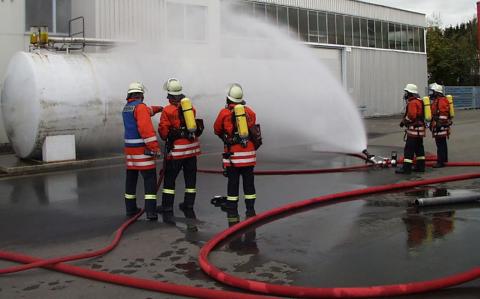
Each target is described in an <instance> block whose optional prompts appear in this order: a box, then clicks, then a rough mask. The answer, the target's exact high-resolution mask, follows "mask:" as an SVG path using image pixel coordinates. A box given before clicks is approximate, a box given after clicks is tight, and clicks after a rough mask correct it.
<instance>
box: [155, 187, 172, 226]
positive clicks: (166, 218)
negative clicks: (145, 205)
mask: <svg viewBox="0 0 480 299" xmlns="http://www.w3.org/2000/svg"><path fill="white" fill-rule="evenodd" d="M173 201H174V196H173V195H171V194H163V197H162V206H161V207H159V208H157V211H158V212H160V213H162V220H163V222H164V223H167V224H172V225H175V219H174V216H173Z"/></svg>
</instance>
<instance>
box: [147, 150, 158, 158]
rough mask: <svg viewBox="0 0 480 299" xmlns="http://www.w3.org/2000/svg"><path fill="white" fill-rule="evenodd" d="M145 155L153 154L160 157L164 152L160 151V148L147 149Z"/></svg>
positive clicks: (152, 155)
mask: <svg viewBox="0 0 480 299" xmlns="http://www.w3.org/2000/svg"><path fill="white" fill-rule="evenodd" d="M143 153H144V155H146V156H151V157H155V158H157V157H160V156H161V155H162V153H161V152H160V150H149V149H145V151H144V152H143Z"/></svg>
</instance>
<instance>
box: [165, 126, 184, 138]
mask: <svg viewBox="0 0 480 299" xmlns="http://www.w3.org/2000/svg"><path fill="white" fill-rule="evenodd" d="M178 138H182V130H180V129H177V128H174V127H172V128H170V130H169V131H168V139H170V140H175V139H178Z"/></svg>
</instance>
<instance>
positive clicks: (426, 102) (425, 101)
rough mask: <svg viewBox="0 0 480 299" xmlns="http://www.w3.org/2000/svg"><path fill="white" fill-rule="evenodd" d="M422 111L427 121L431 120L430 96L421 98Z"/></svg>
mask: <svg viewBox="0 0 480 299" xmlns="http://www.w3.org/2000/svg"><path fill="white" fill-rule="evenodd" d="M423 113H424V117H425V120H426V121H427V122H430V121H432V107H431V105H430V97H424V98H423Z"/></svg>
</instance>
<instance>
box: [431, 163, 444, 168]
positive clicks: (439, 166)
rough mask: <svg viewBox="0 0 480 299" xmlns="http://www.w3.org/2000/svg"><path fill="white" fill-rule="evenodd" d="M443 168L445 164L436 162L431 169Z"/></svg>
mask: <svg viewBox="0 0 480 299" xmlns="http://www.w3.org/2000/svg"><path fill="white" fill-rule="evenodd" d="M443 167H445V164H444V163H441V162H437V163H435V164H434V165H433V168H443Z"/></svg>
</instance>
